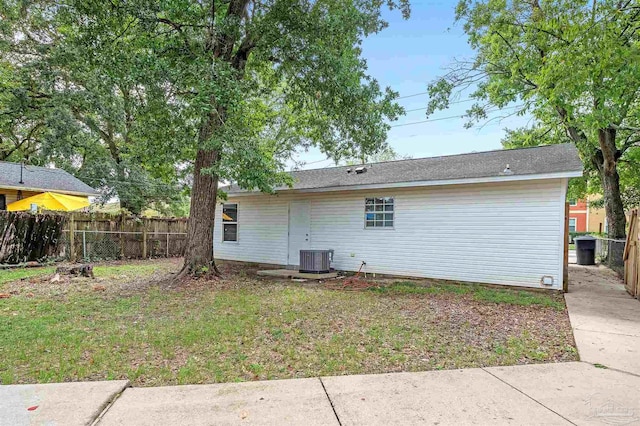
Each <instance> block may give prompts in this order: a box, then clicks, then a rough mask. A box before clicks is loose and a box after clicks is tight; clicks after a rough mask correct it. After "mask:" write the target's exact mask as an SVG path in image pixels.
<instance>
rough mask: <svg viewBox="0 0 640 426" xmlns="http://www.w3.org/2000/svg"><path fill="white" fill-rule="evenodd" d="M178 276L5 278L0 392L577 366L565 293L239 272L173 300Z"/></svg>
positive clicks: (169, 266) (156, 266)
mask: <svg viewBox="0 0 640 426" xmlns="http://www.w3.org/2000/svg"><path fill="white" fill-rule="evenodd" d="M179 266H180V264H179V261H178V260H164V261H149V262H132V263H128V264H119V263H112V264H105V265H100V266H96V267H95V269H94V272H95V275H96V279H95V280H91V279H86V278H74V279H72V280H67V281H61V282H58V283H53V282H50V281H49V278H50V274H51V272H52V269H51V268H48V269H29V270H21V271H13V272H9V273H7V271H0V293H8V294H10V295H11V297H9V298H6V299H0V342H2V344H1V345H0V360H2V362H1V363H0V382H1V383H2V384H10V383H33V382H62V381H76V380H103V379H120V378H128V379H129V380H131V381H132V382H133V383H134V384H135V385H137V386H155V385H169V384H186V383H211V382H226V381H243V380H257V379H276V378H293V377H309V376H318V375H337V374H355V373H377V372H391V371H420V370H433V369H449V368H461V367H477V366H489V365H507V364H521V363H534V362H556V361H569V360H575V359H577V353H576V350H575V347H574V343H573V336H572V333H571V327H570V325H569V321H568V317H567V314H566V311H565V306H564V301H563V299H562V297H561V296H560V295H557V294H550V293H537V292H529V291H513V290H505V289H493V288H487V287H482V286H475V285H468V284H467V285H456V284H451V283H443V282H434V281H421V282H417V281H384V282H381V283H380V285H379V286H376V287H373V288H370V289H366V290H362V291H344V290H335V289H332V288H331V283H330V282H327V283H320V284H311V283H303V284H300V283H292V282H278V281H270V280H266V279H258V278H257V277H256V276H255V275H254V274H253V273H252V270H251V269H250V268H241V267H238V266H237V265H231V264H224V265H222V269H223V271H224V274H225V278H224V279H222V280H217V281H202V280H200V281H191V282H187V283H184V284H182V285H180V286H177V287H175V286H172V285H171V284H169V281H167V279H166V278H167V277H169V276H170V275H168V274H169V273H170V272H172V271H176V270H177V269H178V268H179ZM27 272H28V275H29V278H26V277H25V276H24V275H21V274H20V273H27ZM20 278H24V279H20Z"/></svg>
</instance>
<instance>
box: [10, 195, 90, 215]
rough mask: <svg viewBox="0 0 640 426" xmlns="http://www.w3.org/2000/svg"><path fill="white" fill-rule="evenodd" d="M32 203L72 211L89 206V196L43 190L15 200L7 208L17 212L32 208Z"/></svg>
mask: <svg viewBox="0 0 640 426" xmlns="http://www.w3.org/2000/svg"><path fill="white" fill-rule="evenodd" d="M32 204H37V205H38V207H41V208H43V209H47V210H61V211H65V212H70V211H73V210H78V209H81V208H84V207H88V206H89V199H88V198H87V197H74V196H73V195H65V194H58V193H55V192H43V193H42V194H38V195H33V196H31V197H28V198H23V199H22V200H19V201H15V202H13V203H11V204H9V205H8V206H7V210H9V211H12V212H16V211H23V210H30V209H31V205H32Z"/></svg>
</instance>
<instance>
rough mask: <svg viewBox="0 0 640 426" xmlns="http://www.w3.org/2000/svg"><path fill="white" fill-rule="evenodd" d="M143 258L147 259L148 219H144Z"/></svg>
mask: <svg viewBox="0 0 640 426" xmlns="http://www.w3.org/2000/svg"><path fill="white" fill-rule="evenodd" d="M142 258H143V259H146V258H147V218H144V219H142Z"/></svg>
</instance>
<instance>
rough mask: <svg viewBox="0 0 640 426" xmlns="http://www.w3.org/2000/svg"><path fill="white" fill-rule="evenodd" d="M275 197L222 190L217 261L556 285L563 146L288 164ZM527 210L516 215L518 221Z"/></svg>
mask: <svg viewBox="0 0 640 426" xmlns="http://www.w3.org/2000/svg"><path fill="white" fill-rule="evenodd" d="M292 175H293V178H294V181H295V183H294V184H293V187H291V188H289V187H283V188H278V190H277V193H276V194H275V195H267V194H263V193H260V192H257V191H250V190H243V189H241V188H239V187H237V186H236V185H229V186H227V187H226V188H223V189H224V190H225V191H226V192H227V194H228V198H227V201H225V202H224V203H222V204H221V205H220V207H219V208H217V209H216V213H215V214H216V218H215V219H216V220H215V228H214V253H215V257H216V258H217V259H226V260H235V261H246V262H258V263H268V264H276V265H286V266H287V267H296V266H297V265H298V264H299V252H300V250H302V249H318V250H324V249H332V250H334V255H333V263H332V266H333V267H334V268H335V269H337V270H344V271H358V270H359V269H360V268H361V267H362V268H363V269H362V270H363V271H365V272H367V273H374V274H375V273H379V274H390V275H399V276H415V277H427V278H438V279H447V280H458V281H468V282H480V283H490V284H502V285H510V286H524V287H537V288H552V289H562V279H563V271H564V267H565V265H564V244H565V241H566V238H565V237H566V236H565V222H564V214H565V199H566V194H567V183H568V180H569V178H572V177H577V176H581V175H582V162H581V161H580V158H579V157H578V153H577V151H576V149H575V147H574V146H573V145H572V144H561V145H550V146H541V147H533V148H523V149H513V150H498V151H488V152H476V153H469V154H461V155H451V156H443V157H433V158H419V159H409V160H399V161H388V162H383V163H375V164H366V165H362V166H341V167H332V168H324V169H316V170H304V171H297V172H292ZM525 218H526V219H525Z"/></svg>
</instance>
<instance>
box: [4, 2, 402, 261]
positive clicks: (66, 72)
mask: <svg viewBox="0 0 640 426" xmlns="http://www.w3.org/2000/svg"><path fill="white" fill-rule="evenodd" d="M4 6H5V8H7V7H8V10H10V11H11V12H10V14H11V16H12V21H13V22H15V25H13V27H12V31H13V34H14V36H10V37H6V36H5V37H4V39H5V41H6V43H7V44H9V45H12V46H13V45H14V44H20V43H21V42H23V41H24V42H25V43H27V44H31V43H32V41H31V40H30V39H28V38H21V37H18V39H20V40H18V41H19V42H20V43H16V37H15V34H18V33H20V32H22V31H23V30H21V29H19V28H21V27H25V26H27V27H32V26H33V27H37V28H39V29H41V30H42V31H44V32H48V31H50V30H51V29H53V35H49V34H47V35H46V36H43V37H40V36H39V37H38V38H37V41H36V42H35V43H33V44H34V45H35V46H36V47H34V49H36V48H38V49H39V48H42V49H43V53H42V55H43V58H42V62H44V64H45V65H42V62H40V60H39V59H38V58H35V59H33V60H34V61H36V63H37V64H36V65H35V66H34V69H36V70H37V74H44V73H45V70H46V72H47V73H49V72H50V68H49V67H51V69H53V70H54V71H55V72H51V76H43V77H42V78H39V79H38V80H39V83H40V82H41V81H48V82H50V85H49V87H48V88H49V91H48V92H47V91H44V90H43V89H42V86H43V85H42V84H36V86H35V87H36V88H37V90H34V91H28V92H27V98H28V99H29V100H30V101H31V100H33V99H36V98H37V97H38V96H39V95H40V93H41V92H44V93H45V94H46V95H47V96H48V95H49V92H57V91H59V90H61V89H60V88H64V89H65V90H63V92H64V93H63V96H62V98H63V100H62V102H63V103H65V104H64V105H65V106H66V107H65V111H67V113H66V118H65V119H67V120H71V119H74V121H73V124H74V125H75V126H79V127H81V128H82V129H84V130H85V131H86V133H88V134H89V135H90V136H91V137H92V138H93V139H99V140H100V148H101V150H102V151H104V152H107V153H108V154H109V157H110V162H112V163H115V164H120V163H119V162H118V161H119V160H118V158H120V162H121V163H122V164H124V165H125V166H124V168H125V170H124V172H120V171H119V170H120V169H119V168H117V167H114V168H113V169H114V171H113V172H112V175H110V178H111V179H113V178H115V179H118V180H120V179H122V180H126V178H127V177H128V176H129V174H131V173H132V170H134V167H135V166H138V167H141V168H142V170H140V172H141V173H149V174H152V175H153V174H154V173H160V176H161V177H162V176H164V175H165V174H168V175H170V174H171V173H172V170H176V167H175V165H176V164H179V165H183V164H186V165H187V166H186V170H188V171H189V172H192V179H193V180H192V185H191V190H190V196H191V206H190V221H189V238H188V241H189V243H188V246H187V252H186V259H185V268H184V271H185V272H192V273H198V272H200V271H203V270H209V271H211V270H215V264H214V262H213V253H212V249H211V248H212V244H213V240H212V232H211V231H212V227H213V223H214V214H215V208H216V199H217V197H218V182H219V181H220V180H224V181H233V182H235V183H237V184H239V185H240V186H241V187H244V188H251V189H258V190H261V191H264V192H272V191H273V188H274V187H275V186H276V185H280V184H283V183H290V177H289V175H288V174H287V173H285V172H284V165H285V162H286V161H287V159H289V158H290V157H291V156H292V155H293V153H294V152H295V150H296V149H297V148H300V147H311V146H315V147H318V148H319V149H320V150H321V151H322V152H323V153H325V154H326V155H327V156H329V157H330V158H332V159H334V160H335V161H339V160H340V159H342V158H349V157H355V156H360V155H361V154H362V153H364V154H366V155H369V154H371V153H375V152H377V151H379V150H381V149H382V148H384V147H385V144H386V142H385V141H386V133H387V131H388V129H389V125H388V124H387V123H388V121H389V120H394V119H396V118H397V117H398V115H399V114H401V113H402V108H401V107H399V106H398V105H397V104H396V103H395V102H394V99H395V98H396V97H397V94H396V93H394V92H393V91H391V90H390V89H388V88H387V89H384V88H381V87H380V85H379V84H378V82H377V81H376V80H374V79H373V78H371V77H370V76H368V75H367V73H366V69H367V67H366V63H365V61H364V59H363V58H362V57H361V44H362V41H363V39H364V38H365V37H367V36H368V35H370V34H373V33H376V32H378V31H381V30H382V29H384V28H385V27H386V26H387V23H386V22H385V21H384V19H383V18H382V15H381V13H382V8H383V7H388V8H390V9H399V10H400V12H401V13H402V14H403V16H405V17H408V15H409V5H408V2H407V0H384V1H380V0H314V1H311V0H266V1H264V0H224V1H222V0H199V1H194V0H109V1H104V2H96V1H88V0H69V1H67V2H65V4H64V7H59V6H58V5H55V4H52V3H51V2H47V1H44V0H43V1H30V2H24V3H23V2H14V1H9V2H7V1H6V0H5V4H4ZM57 67H59V68H57ZM61 70H63V71H61ZM59 72H60V74H59ZM29 77H30V78H32V77H33V74H30V75H29ZM26 86H27V85H26V84H25V83H24V82H23V83H22V84H21V87H26ZM44 86H46V85H44ZM69 92H70V93H69ZM78 92H80V93H78ZM75 108H77V111H76V109H75ZM68 128H69V127H67V126H65V127H64V130H65V132H66V130H67V129H68ZM62 134H64V135H68V139H67V140H69V146H70V147H71V148H70V149H71V150H73V151H74V152H83V150H82V149H79V148H78V147H77V146H75V145H72V142H73V143H76V140H75V139H74V135H75V133H73V132H70V133H62ZM81 143H85V142H84V139H83V141H82V142H81ZM114 145H115V147H116V148H117V149H116V150H114V149H113V146H114ZM56 150H60V148H58V147H57V146H56V147H55V149H52V151H53V152H57V151H56ZM98 152H99V151H98V150H97V149H96V150H92V151H91V152H87V156H88V155H98ZM64 156H65V157H67V155H64ZM180 160H182V161H183V162H184V163H182V162H181V161H180ZM170 169H171V170H170ZM178 169H180V168H178ZM119 173H122V174H121V175H120V174H119ZM135 173H137V171H136V172H135ZM134 175H136V176H137V174H134ZM136 179H138V177H136Z"/></svg>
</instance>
